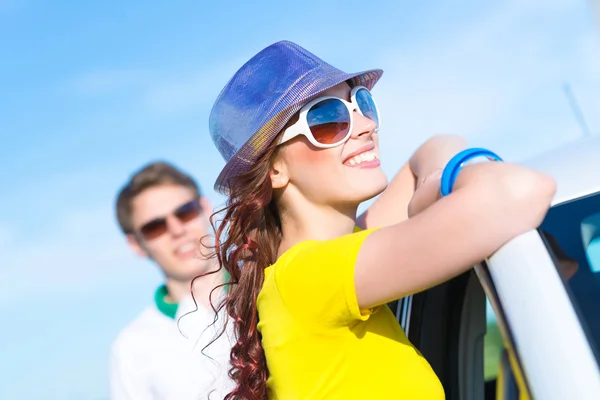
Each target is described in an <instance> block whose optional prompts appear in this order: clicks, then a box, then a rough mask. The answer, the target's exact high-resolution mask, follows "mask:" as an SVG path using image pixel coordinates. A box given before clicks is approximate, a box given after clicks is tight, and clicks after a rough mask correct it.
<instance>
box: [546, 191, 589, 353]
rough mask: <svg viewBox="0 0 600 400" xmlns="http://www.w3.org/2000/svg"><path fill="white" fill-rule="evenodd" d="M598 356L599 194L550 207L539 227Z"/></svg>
mask: <svg viewBox="0 0 600 400" xmlns="http://www.w3.org/2000/svg"><path fill="white" fill-rule="evenodd" d="M540 234H541V235H542V236H543V237H544V239H545V242H546V246H547V247H548V249H549V250H550V253H551V254H552V255H553V257H554V261H555V265H556V267H557V269H558V272H559V273H560V275H561V277H562V280H563V282H564V284H565V286H566V287H567V289H568V293H569V296H570V298H571V301H572V302H573V305H574V308H575V310H576V311H577V314H578V316H579V318H580V320H581V323H582V326H583V328H584V330H585V332H586V334H587V336H588V338H589V340H590V343H591V345H592V348H593V349H594V350H595V354H596V357H597V358H598V351H597V350H598V344H600V313H599V312H598V304H600V194H598V193H596V194H594V195H591V196H586V197H583V198H580V199H576V200H572V201H569V202H567V203H564V204H560V205H558V206H554V207H552V208H551V209H550V211H549V212H548V214H547V215H546V218H545V220H544V222H543V223H542V225H541V227H540Z"/></svg>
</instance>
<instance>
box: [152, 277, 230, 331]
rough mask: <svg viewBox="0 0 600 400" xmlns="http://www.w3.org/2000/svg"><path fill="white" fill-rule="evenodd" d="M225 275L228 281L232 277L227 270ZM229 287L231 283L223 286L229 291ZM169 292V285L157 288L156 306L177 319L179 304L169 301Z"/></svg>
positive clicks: (167, 315) (168, 315)
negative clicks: (167, 298)
mask: <svg viewBox="0 0 600 400" xmlns="http://www.w3.org/2000/svg"><path fill="white" fill-rule="evenodd" d="M224 275H225V279H224V281H225V282H226V283H228V282H229V280H230V279H231V277H230V276H229V274H228V273H227V271H225V274H224ZM228 287H229V285H225V286H223V288H224V289H225V291H227V289H228ZM168 294H169V290H168V289H167V285H161V286H159V287H158V289H156V292H155V293H154V303H155V304H156V308H158V311H160V312H161V313H162V314H163V315H164V316H165V317H167V318H171V319H175V315H177V307H179V304H177V303H167V300H166V297H167V295H168Z"/></svg>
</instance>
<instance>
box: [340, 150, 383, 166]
mask: <svg viewBox="0 0 600 400" xmlns="http://www.w3.org/2000/svg"><path fill="white" fill-rule="evenodd" d="M375 164H376V165H375ZM344 165H346V166H348V167H367V166H369V167H374V166H379V157H378V156H377V153H375V150H369V151H364V152H362V153H360V154H357V155H355V156H354V157H350V158H349V159H347V160H346V161H344Z"/></svg>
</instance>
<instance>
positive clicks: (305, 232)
mask: <svg viewBox="0 0 600 400" xmlns="http://www.w3.org/2000/svg"><path fill="white" fill-rule="evenodd" d="M356 211H357V206H356V207H355V206H353V207H339V208H333V207H330V206H329V207H324V206H316V205H314V204H302V205H301V206H297V207H295V208H291V207H286V209H285V211H284V212H283V213H282V214H281V227H282V241H281V245H280V246H279V251H278V256H280V255H281V254H283V253H284V252H285V251H286V250H287V249H289V248H290V247H292V246H294V245H295V244H297V243H300V242H303V241H306V240H328V239H335V238H337V237H340V236H343V235H346V234H349V233H352V232H353V231H354V226H355V225H356Z"/></svg>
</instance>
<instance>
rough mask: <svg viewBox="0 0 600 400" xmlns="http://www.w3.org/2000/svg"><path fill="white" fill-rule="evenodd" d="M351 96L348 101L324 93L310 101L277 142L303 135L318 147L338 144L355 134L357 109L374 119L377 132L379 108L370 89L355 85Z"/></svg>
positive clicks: (281, 142)
mask: <svg viewBox="0 0 600 400" xmlns="http://www.w3.org/2000/svg"><path fill="white" fill-rule="evenodd" d="M350 100H351V102H348V101H346V100H344V99H340V98H339V97H335V96H323V97H319V98H317V99H314V100H312V101H311V102H309V103H307V104H306V105H305V106H304V107H302V108H301V109H300V115H299V117H298V121H296V123H295V124H293V125H292V126H290V127H288V128H287V129H286V130H285V132H284V133H283V135H282V136H281V139H280V140H279V142H278V143H277V144H278V145H279V144H283V143H285V142H287V141H289V140H291V139H293V138H295V137H296V136H298V135H304V136H306V137H307V138H308V140H309V141H310V143H312V144H313V145H314V146H316V147H320V148H330V147H335V146H339V145H340V144H342V143H345V142H346V141H347V140H348V139H349V138H350V135H351V134H352V126H353V123H354V110H358V112H360V113H361V115H363V116H364V117H366V118H369V119H370V120H372V121H373V122H375V125H376V128H375V131H376V132H377V131H378V130H379V126H380V123H381V122H380V117H379V110H378V109H377V104H376V103H375V100H374V99H373V96H372V95H371V92H370V91H369V89H367V88H366V87H364V86H356V87H354V88H353V89H352V91H351V92H350Z"/></svg>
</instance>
